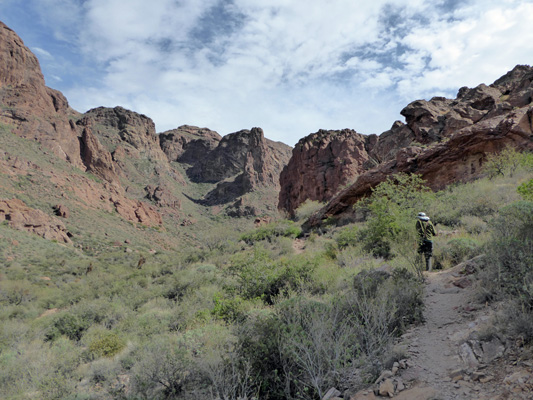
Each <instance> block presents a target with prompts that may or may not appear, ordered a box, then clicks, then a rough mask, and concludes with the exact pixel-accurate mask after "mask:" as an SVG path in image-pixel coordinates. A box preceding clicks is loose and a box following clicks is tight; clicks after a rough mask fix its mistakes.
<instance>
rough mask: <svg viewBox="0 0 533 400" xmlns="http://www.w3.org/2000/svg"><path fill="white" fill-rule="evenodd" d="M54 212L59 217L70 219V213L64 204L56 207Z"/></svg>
mask: <svg viewBox="0 0 533 400" xmlns="http://www.w3.org/2000/svg"><path fill="white" fill-rule="evenodd" d="M53 208H54V212H55V214H56V215H57V216H58V217H61V218H68V217H69V216H70V211H69V209H68V208H67V207H65V206H64V205H62V204H57V205H55V206H54V207H53Z"/></svg>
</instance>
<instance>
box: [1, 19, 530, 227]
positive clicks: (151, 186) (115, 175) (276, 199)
mask: <svg viewBox="0 0 533 400" xmlns="http://www.w3.org/2000/svg"><path fill="white" fill-rule="evenodd" d="M0 56H1V57H0V104H1V112H0V122H1V123H2V124H6V126H8V127H9V130H10V131H12V132H13V133H14V134H15V135H17V136H18V137H21V138H24V139H28V140H31V141H34V142H37V143H40V145H41V146H42V148H43V151H44V152H51V153H52V154H53V155H54V156H56V157H59V158H60V159H62V160H64V161H66V162H67V163H69V164H70V165H72V166H74V167H75V168H78V169H79V171H81V172H83V171H86V172H89V173H91V174H93V175H95V176H97V177H98V178H99V179H101V182H100V181H95V180H93V179H90V177H87V176H83V177H82V178H79V179H78V180H77V182H76V186H77V187H76V188H75V189H73V188H72V182H71V181H72V180H71V179H70V178H69V177H68V176H67V175H64V176H61V177H57V178H54V179H55V181H54V182H55V184H56V185H57V190H58V191H60V192H61V191H63V192H65V191H68V190H74V192H75V198H76V199H78V202H79V204H81V205H83V206H84V207H85V206H86V205H89V206H90V207H94V208H95V209H105V210H108V211H110V210H114V211H116V212H117V213H118V214H119V215H120V216H121V217H122V218H124V219H126V220H127V221H130V222H133V223H140V224H143V225H145V226H161V225H163V223H164V221H165V220H166V219H168V218H169V221H174V222H175V223H177V224H181V225H182V226H188V225H191V224H194V223H195V221H196V218H195V216H194V210H202V211H201V212H205V210H208V211H207V213H211V214H212V215H213V216H218V215H219V214H220V213H222V214H223V215H226V216H230V217H255V216H260V215H267V214H270V215H274V214H276V213H277V211H278V209H279V210H281V211H283V212H285V211H286V212H288V213H289V215H294V213H295V210H296V209H297V208H298V206H300V205H301V204H302V203H303V202H305V201H306V200H308V199H311V200H318V201H321V202H327V203H328V204H327V205H326V207H324V208H323V209H322V210H321V211H320V212H319V213H317V214H316V215H315V216H313V217H312V219H311V220H310V221H309V226H316V225H319V224H320V223H321V221H322V220H324V219H327V218H330V217H332V216H334V217H338V216H341V215H345V214H350V213H351V210H352V205H353V204H354V203H355V202H356V201H358V200H359V199H360V198H362V197H364V196H366V195H368V194H369V193H370V191H371V190H372V188H373V187H375V186H376V185H377V184H379V183H380V182H382V181H383V180H385V179H386V178H387V177H388V176H390V175H391V174H395V173H399V172H406V173H418V174H421V175H422V177H423V178H424V179H425V180H426V181H427V182H428V185H429V186H430V187H431V188H433V189H441V188H444V187H445V186H446V185H449V184H452V183H455V182H462V181H468V180H472V179H476V178H477V177H479V176H480V175H481V174H482V168H481V167H482V166H483V163H484V161H485V159H486V155H487V154H489V153H492V152H497V151H499V150H501V149H502V148H504V147H505V146H507V145H510V146H514V147H518V148H521V149H526V150H532V149H533V142H532V137H533V127H532V124H533V123H532V121H533V111H532V98H533V83H532V82H533V68H531V67H530V66H527V65H519V66H516V67H515V68H514V69H513V70H512V71H510V72H508V73H507V74H506V75H504V76H503V77H501V78H500V79H498V80H497V81H495V82H494V83H493V84H492V85H490V86H487V85H484V84H481V85H479V86H477V87H476V88H472V89H471V88H467V87H463V88H461V89H460V90H459V92H458V94H457V97H456V98H455V99H446V98H443V97H434V98H433V99H431V100H429V101H425V100H417V101H414V102H412V103H410V104H409V105H408V106H406V107H405V108H404V109H403V110H402V111H401V114H402V115H403V116H404V117H405V121H406V122H405V123H403V122H400V121H396V122H395V123H394V124H393V125H392V127H391V129H390V130H388V131H386V132H383V133H382V134H381V135H379V136H378V135H363V134H360V133H357V132H356V131H355V130H351V129H344V130H337V131H331V130H320V131H318V132H316V133H314V134H311V135H309V136H307V137H305V138H303V139H301V140H300V141H299V142H298V144H297V145H296V146H295V148H294V149H291V148H290V147H289V146H287V145H285V144H283V143H279V142H273V141H271V140H268V139H266V138H265V136H264V133H263V130H262V129H261V128H252V129H250V130H246V129H245V130H241V131H239V132H235V133H232V134H229V135H226V136H224V137H222V136H221V135H220V134H218V133H217V132H215V131H212V130H210V129H208V128H199V127H194V126H189V125H182V126H180V127H178V128H176V129H173V130H170V131H166V132H163V133H160V134H157V133H156V130H155V124H154V122H153V121H152V120H151V119H150V118H149V117H147V116H145V115H142V114H139V113H136V112H133V111H130V110H127V109H124V108H122V107H119V106H118V107H114V108H107V107H98V108H94V109H92V110H89V111H87V112H86V113H84V114H82V113H79V112H77V111H76V110H73V109H72V108H71V107H70V106H69V104H68V101H67V99H66V98H65V97H64V96H63V95H62V94H61V93H60V92H58V91H56V90H53V89H50V88H48V87H46V85H45V82H44V78H43V75H42V72H41V69H40V66H39V62H38V60H37V58H36V57H35V55H34V54H33V53H32V52H31V51H30V50H29V49H28V48H27V47H26V46H25V45H24V43H23V41H22V40H21V39H20V38H19V37H18V36H17V34H16V33H15V32H13V31H12V30H11V29H9V28H8V27H7V26H6V25H4V24H3V23H1V22H0ZM4 153H5V154H4V160H5V161H3V162H2V165H1V166H2V168H6V169H7V170H9V171H15V172H17V173H18V172H20V171H18V170H13V169H12V168H14V167H13V165H16V163H15V164H14V163H13V162H12V161H11V160H17V163H18V164H20V163H22V164H27V165H30V164H31V160H23V159H22V158H21V157H19V154H16V152H15V153H10V154H8V153H6V152H4ZM0 161H2V160H0ZM30 169H31V168H30ZM50 174H51V175H56V174H58V172H57V171H50ZM51 206H52V205H51V204H50V208H51Z"/></svg>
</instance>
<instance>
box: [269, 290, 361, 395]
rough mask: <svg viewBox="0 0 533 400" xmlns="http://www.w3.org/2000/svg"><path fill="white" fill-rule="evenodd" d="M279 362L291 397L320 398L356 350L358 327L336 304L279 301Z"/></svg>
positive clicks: (336, 380)
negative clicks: (289, 383) (290, 388)
mask: <svg viewBox="0 0 533 400" xmlns="http://www.w3.org/2000/svg"><path fill="white" fill-rule="evenodd" d="M277 313H278V314H277V315H278V318H279V321H280V323H281V326H282V328H281V335H280V340H279V343H278V348H279V352H280V353H281V363H282V366H283V371H284V374H285V376H286V378H285V379H288V380H290V382H291V383H292V386H293V391H292V393H286V394H288V395H290V398H299V399H315V398H322V397H323V396H324V395H325V393H326V391H327V390H328V389H329V388H330V387H332V386H333V385H335V384H336V383H337V382H338V378H339V376H340V375H341V372H342V371H343V370H344V369H346V368H348V367H349V366H350V365H351V364H352V362H353V360H354V358H355V357H356V355H357V353H358V345H359V336H358V335H359V329H358V328H359V326H358V325H356V324H354V321H353V320H352V319H350V318H349V316H347V315H344V314H343V312H342V309H341V308H340V307H338V306H337V305H336V304H335V303H330V302H322V301H317V300H313V299H305V298H293V299H290V300H288V301H285V302H284V303H282V304H280V305H279V307H278V310H277Z"/></svg>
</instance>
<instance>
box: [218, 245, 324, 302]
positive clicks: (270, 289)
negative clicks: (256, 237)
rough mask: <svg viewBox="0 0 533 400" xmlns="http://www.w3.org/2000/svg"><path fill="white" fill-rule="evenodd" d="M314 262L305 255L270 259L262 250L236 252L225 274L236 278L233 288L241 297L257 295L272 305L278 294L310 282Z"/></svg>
mask: <svg viewBox="0 0 533 400" xmlns="http://www.w3.org/2000/svg"><path fill="white" fill-rule="evenodd" d="M315 268H316V264H315V263H314V262H312V261H308V260H306V259H305V258H301V257H300V258H299V257H294V258H291V259H281V260H273V259H272V258H270V257H269V255H268V253H267V252H266V251H265V250H264V249H260V248H258V249H255V250H254V252H253V253H241V254H237V255H236V257H234V258H233V259H232V264H231V266H230V267H229V268H228V273H230V274H231V275H232V276H234V277H235V278H236V280H237V285H236V287H235V290H237V292H238V293H240V294H241V295H242V296H243V297H244V298H245V299H255V298H260V299H262V300H263V301H265V302H266V303H267V304H272V303H273V302H274V299H275V298H276V297H277V296H279V295H280V294H286V293H288V291H291V290H298V289H299V288H302V287H305V286H306V285H309V284H311V283H312V280H313V271H314V270H315Z"/></svg>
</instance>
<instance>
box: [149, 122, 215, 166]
mask: <svg viewBox="0 0 533 400" xmlns="http://www.w3.org/2000/svg"><path fill="white" fill-rule="evenodd" d="M221 139H222V136H220V135H219V134H218V133H217V132H215V131H212V130H210V129H207V128H198V127H196V126H189V125H183V126H180V127H179V128H177V129H172V130H170V131H166V132H163V133H160V134H159V143H160V145H161V149H162V150H163V152H164V153H165V154H166V155H167V157H168V160H169V161H178V162H181V163H186V164H196V163H197V162H198V160H201V159H202V158H204V157H205V155H206V154H208V153H210V152H211V151H212V150H214V149H215V148H216V147H217V146H218V143H219V142H220V140H221Z"/></svg>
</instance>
